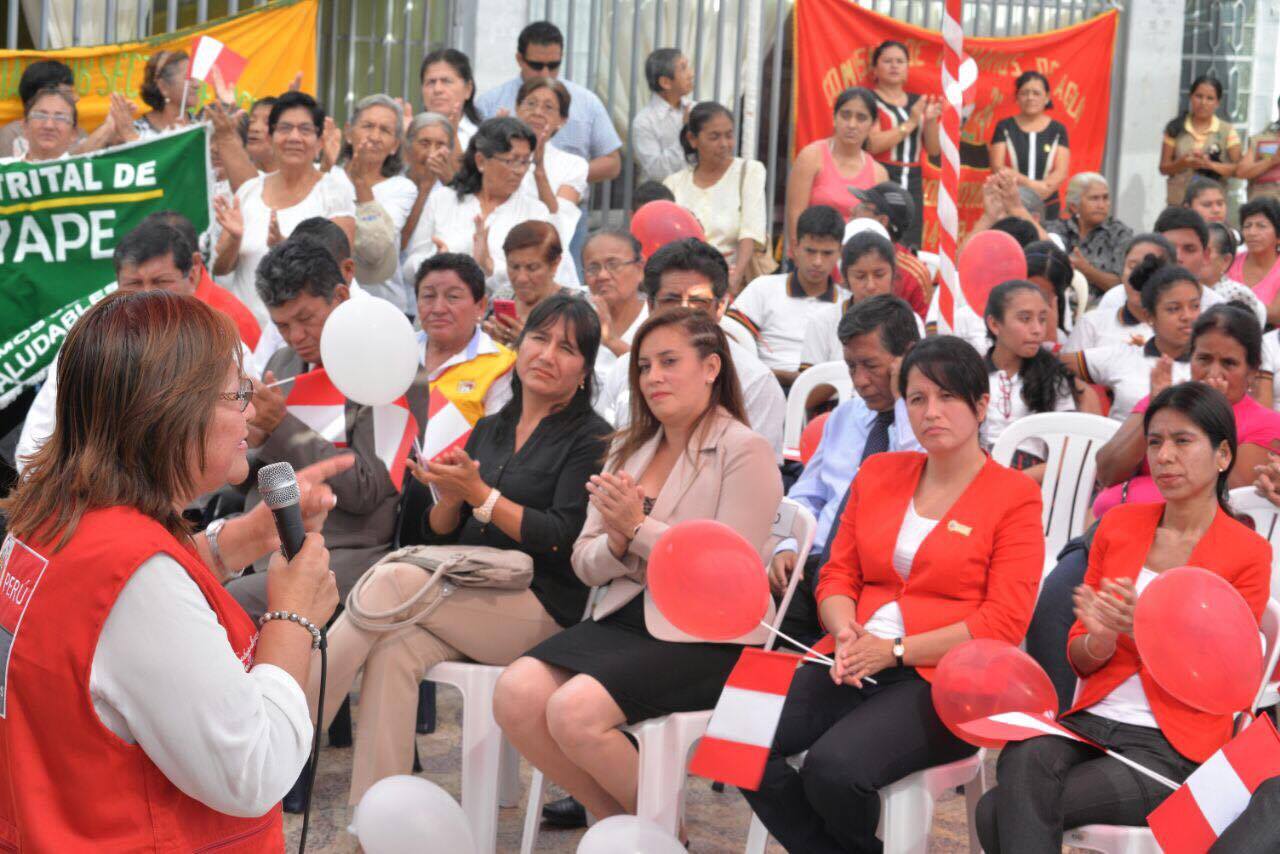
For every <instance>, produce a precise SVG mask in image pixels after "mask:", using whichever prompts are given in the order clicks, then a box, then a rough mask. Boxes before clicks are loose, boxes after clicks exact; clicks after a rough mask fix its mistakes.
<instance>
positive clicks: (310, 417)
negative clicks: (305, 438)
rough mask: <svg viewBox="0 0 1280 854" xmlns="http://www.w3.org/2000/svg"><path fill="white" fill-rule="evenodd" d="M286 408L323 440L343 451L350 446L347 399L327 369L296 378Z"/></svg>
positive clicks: (287, 398) (320, 369)
mask: <svg viewBox="0 0 1280 854" xmlns="http://www.w3.org/2000/svg"><path fill="white" fill-rule="evenodd" d="M284 405H285V409H286V410H288V412H289V414H290V415H292V416H293V417H294V418H297V419H298V420H299V421H301V422H302V423H303V424H306V425H307V426H308V427H310V428H311V429H312V430H314V431H315V432H317V433H319V434H320V435H321V436H322V437H323V438H325V439H327V440H328V441H330V442H332V443H333V444H335V445H337V446H338V447H340V448H345V447H346V446H347V410H346V407H347V399H346V397H344V396H343V394H342V392H340V391H338V388H337V386H335V385H334V384H333V382H332V381H331V380H330V379H329V375H328V374H327V373H325V371H324V368H316V369H315V370H314V371H309V372H307V373H305V374H300V375H298V376H296V377H294V378H293V387H292V388H291V389H290V390H289V394H288V396H287V397H286V398H285V399H284Z"/></svg>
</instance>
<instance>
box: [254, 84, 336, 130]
mask: <svg viewBox="0 0 1280 854" xmlns="http://www.w3.org/2000/svg"><path fill="white" fill-rule="evenodd" d="M299 108H301V109H303V110H306V111H307V112H308V113H310V114H311V123H312V124H313V125H315V126H316V136H317V137H318V136H319V135H320V134H321V133H323V132H324V116H325V113H324V107H322V106H320V104H319V103H318V102H317V101H316V99H315V98H312V97H311V96H310V95H308V94H307V93H306V92H285V93H284V94H283V95H281V96H280V97H278V98H276V102H275V103H274V104H272V105H271V113H270V114H269V115H268V116H267V133H271V134H274V133H275V132H276V124H277V123H278V122H279V121H280V117H281V116H283V115H284V114H285V112H286V111H288V110H294V109H299Z"/></svg>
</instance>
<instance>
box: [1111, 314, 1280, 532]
mask: <svg viewBox="0 0 1280 854" xmlns="http://www.w3.org/2000/svg"><path fill="white" fill-rule="evenodd" d="M1261 363H1262V330H1261V329H1260V328H1259V326H1258V319H1257V317H1255V316H1254V315H1253V313H1252V312H1250V311H1249V310H1248V309H1245V308H1243V307H1241V306H1239V305H1237V304H1235V303H1222V304H1220V305H1215V306H1214V307H1213V308H1211V309H1209V310H1208V311H1206V312H1205V313H1204V314H1202V315H1200V317H1199V318H1198V319H1197V320H1196V325H1195V327H1194V329H1193V330H1192V332H1191V379H1192V381H1193V382H1202V383H1205V384H1206V385H1210V386H1213V387H1214V388H1216V389H1218V391H1220V392H1222V393H1223V394H1224V395H1226V398H1227V400H1228V401H1229V402H1230V403H1231V411H1232V412H1234V413H1235V416H1236V436H1237V437H1238V440H1237V441H1238V443H1239V451H1238V453H1237V458H1236V465H1235V466H1234V468H1233V469H1232V471H1231V476H1230V478H1229V479H1228V480H1227V485H1228V486H1229V487H1231V488H1232V489H1234V488H1236V487H1238V486H1249V485H1250V484H1252V483H1253V480H1254V466H1256V465H1263V464H1265V463H1266V462H1267V447H1268V445H1270V444H1271V443H1272V442H1274V441H1277V440H1280V412H1275V411H1273V410H1270V409H1267V408H1266V407H1265V406H1263V405H1262V404H1260V403H1258V402H1257V401H1256V400H1254V399H1253V398H1252V397H1249V395H1248V390H1249V385H1250V384H1251V383H1252V382H1253V378H1254V375H1255V374H1256V373H1257V372H1258V367H1259V365H1260V364H1261ZM1168 385H1169V373H1168V371H1161V370H1160V368H1159V367H1158V366H1157V368H1156V370H1155V371H1153V372H1152V377H1151V397H1154V396H1155V395H1157V394H1159V393H1160V392H1161V391H1163V390H1164V389H1165V388H1166V387H1167V386H1168ZM1150 399H1151V398H1150V397H1144V398H1143V399H1142V400H1140V401H1138V403H1137V404H1136V405H1135V406H1134V407H1133V412H1132V413H1131V414H1130V415H1129V417H1128V418H1127V419H1126V420H1125V422H1124V424H1123V425H1122V426H1121V427H1120V430H1119V431H1118V432H1117V433H1116V434H1115V435H1114V436H1112V437H1111V441H1109V442H1107V444H1106V445H1104V446H1103V447H1102V448H1101V449H1100V450H1099V451H1098V480H1099V481H1100V482H1101V483H1104V484H1107V485H1108V486H1107V488H1106V489H1104V490H1103V491H1102V493H1101V494H1100V495H1099V496H1098V498H1097V500H1096V501H1095V502H1094V504H1093V515H1094V516H1095V517H1101V516H1102V514H1104V513H1106V512H1107V511H1108V510H1110V509H1111V508H1112V507H1115V506H1116V505H1117V504H1140V503H1147V502H1151V501H1162V500H1163V499H1162V498H1161V497H1160V491H1159V489H1158V488H1157V487H1156V483H1155V481H1154V480H1153V479H1152V477H1151V470H1150V469H1149V468H1148V467H1147V460H1146V440H1145V438H1144V434H1143V430H1142V415H1143V413H1144V412H1146V411H1147V404H1148V402H1149V401H1150Z"/></svg>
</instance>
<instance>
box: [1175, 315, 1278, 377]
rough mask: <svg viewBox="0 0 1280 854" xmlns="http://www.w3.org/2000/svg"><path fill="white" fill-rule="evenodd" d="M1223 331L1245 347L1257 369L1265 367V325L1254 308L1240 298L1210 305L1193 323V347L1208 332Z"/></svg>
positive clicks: (1246, 358) (1247, 360) (1249, 362)
mask: <svg viewBox="0 0 1280 854" xmlns="http://www.w3.org/2000/svg"><path fill="white" fill-rule="evenodd" d="M1214 331H1216V332H1221V333H1222V334H1223V335H1227V336H1230V337H1231V338H1234V339H1235V341H1236V343H1237V344H1239V345H1240V346H1241V347H1243V348H1244V361H1245V364H1246V365H1248V366H1249V367H1250V368H1251V369H1253V370H1255V371H1256V370H1258V368H1260V367H1262V327H1261V326H1260V325H1259V324H1258V316H1257V315H1256V314H1254V313H1253V311H1252V309H1248V308H1245V307H1244V306H1243V305H1241V304H1240V303H1238V302H1223V303H1218V304H1217V305H1215V306H1213V307H1212V308H1210V309H1206V310H1205V311H1204V312H1203V313H1202V314H1201V315H1200V316H1199V317H1197V318H1196V322H1195V324H1194V325H1193V326H1192V327H1191V350H1192V352H1195V349H1196V339H1197V338H1199V337H1200V336H1201V335H1203V334H1204V333H1206V332H1214Z"/></svg>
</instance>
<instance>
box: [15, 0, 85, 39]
mask: <svg viewBox="0 0 1280 854" xmlns="http://www.w3.org/2000/svg"><path fill="white" fill-rule="evenodd" d="M10 2H14V0H10ZM42 2H43V0H42ZM81 12H82V9H81V0H75V2H74V3H72V4H71V44H72V45H73V46H79V44H80V15H81Z"/></svg>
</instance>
